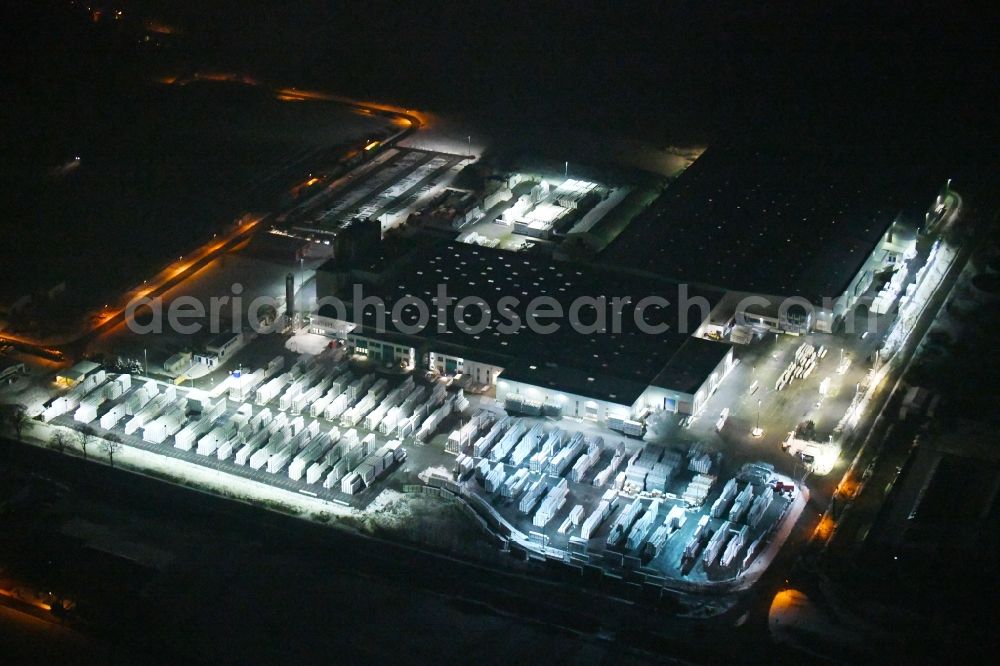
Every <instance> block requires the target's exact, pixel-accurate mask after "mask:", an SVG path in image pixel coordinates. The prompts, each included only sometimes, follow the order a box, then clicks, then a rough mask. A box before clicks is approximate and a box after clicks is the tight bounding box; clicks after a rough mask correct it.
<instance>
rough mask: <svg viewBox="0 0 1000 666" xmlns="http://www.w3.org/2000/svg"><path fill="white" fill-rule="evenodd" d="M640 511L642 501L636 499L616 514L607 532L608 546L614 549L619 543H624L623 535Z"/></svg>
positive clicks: (626, 532)
mask: <svg viewBox="0 0 1000 666" xmlns="http://www.w3.org/2000/svg"><path fill="white" fill-rule="evenodd" d="M641 510H642V500H640V499H639V498H638V497H636V498H635V499H634V500H633V501H632V503H631V504H629V505H628V506H627V507H625V508H624V509H622V512H621V513H619V514H618V517H617V518H615V520H614V522H613V523H611V529H610V530H609V532H608V546H611V547H614V546H617V545H618V544H619V543H621V542H622V541H624V539H625V535H626V534H628V531H629V530H630V529H632V524H633V523H634V522H635V519H636V518H637V517H638V516H639V511H641Z"/></svg>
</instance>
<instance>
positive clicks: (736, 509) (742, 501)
mask: <svg viewBox="0 0 1000 666" xmlns="http://www.w3.org/2000/svg"><path fill="white" fill-rule="evenodd" d="M752 501H753V484H750V483H748V484H747V485H746V487H745V488H743V490H742V491H740V494H739V495H737V496H736V499H735V500H734V501H733V508H732V509H730V510H729V522H732V523H738V522H740V520H741V519H742V518H743V516H744V514H746V512H747V509H749V508H750V503H751V502H752Z"/></svg>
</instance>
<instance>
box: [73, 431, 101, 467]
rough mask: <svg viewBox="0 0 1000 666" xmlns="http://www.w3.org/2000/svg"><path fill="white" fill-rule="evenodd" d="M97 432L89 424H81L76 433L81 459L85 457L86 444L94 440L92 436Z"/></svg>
mask: <svg viewBox="0 0 1000 666" xmlns="http://www.w3.org/2000/svg"><path fill="white" fill-rule="evenodd" d="M96 436H97V433H96V432H94V429H93V428H91V427H90V426H83V427H82V428H80V430H79V432H78V433H77V441H78V442H79V443H80V448H81V449H83V459H84V460H86V459H87V446H89V445H90V443H91V442H92V441H94V437H96Z"/></svg>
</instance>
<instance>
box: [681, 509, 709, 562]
mask: <svg viewBox="0 0 1000 666" xmlns="http://www.w3.org/2000/svg"><path fill="white" fill-rule="evenodd" d="M708 520H709V519H708V516H702V517H701V518H699V519H698V524H697V525H695V528H694V532H692V533H691V536H690V538H688V542H687V544H685V546H684V553H683V554H682V555H681V559H683V560H689V559H691V558H693V557H694V556H695V555H697V554H698V549H699V548H701V543H702V539H703V537H704V536H705V533H706V530H707V529H708Z"/></svg>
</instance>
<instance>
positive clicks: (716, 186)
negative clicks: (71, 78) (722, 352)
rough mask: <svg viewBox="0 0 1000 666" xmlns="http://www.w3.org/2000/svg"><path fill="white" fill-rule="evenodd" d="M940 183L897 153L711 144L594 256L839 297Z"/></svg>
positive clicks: (743, 287)
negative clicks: (899, 220)
mask: <svg viewBox="0 0 1000 666" xmlns="http://www.w3.org/2000/svg"><path fill="white" fill-rule="evenodd" d="M943 184H944V178H939V177H938V175H936V174H929V173H927V172H926V170H924V169H922V168H918V167H912V166H910V163H908V162H907V161H906V160H903V159H900V160H898V161H897V160H895V159H894V158H892V157H891V156H887V155H882V154H879V155H873V154H869V153H862V152H859V151H854V150H849V149H847V148H843V147H837V148H835V149H830V150H824V151H822V152H821V151H818V150H817V151H808V150H802V149H798V148H794V149H787V150H781V151H771V152H768V151H764V150H759V149H755V148H749V147H736V146H720V147H718V148H711V149H709V150H707V151H706V152H705V153H704V154H703V155H702V156H701V157H700V158H699V159H698V160H697V161H696V162H695V163H694V164H693V165H691V166H690V167H689V168H688V169H687V170H686V171H685V172H684V173H683V174H682V175H681V176H680V177H679V178H678V179H677V180H676V181H675V182H674V183H672V184H671V185H670V186H669V187H668V188H667V190H666V192H664V194H663V195H662V196H661V197H660V198H659V199H658V200H657V201H656V202H655V203H654V204H653V205H652V206H651V207H650V208H649V209H648V210H646V211H645V212H644V213H643V214H641V215H640V216H639V217H637V218H636V219H635V220H633V221H632V222H631V224H629V226H628V227H627V228H626V229H625V230H624V231H623V232H622V233H621V234H620V235H619V236H618V237H617V238H616V239H615V240H614V241H613V242H612V243H611V245H609V246H608V248H607V249H606V250H605V251H604V252H603V253H602V255H601V256H600V261H601V262H603V263H606V264H609V265H617V266H623V267H631V268H633V269H637V270H641V271H644V272H648V273H653V274H657V275H663V276H666V277H670V278H673V279H676V280H681V281H690V282H694V283H700V284H711V285H715V286H718V287H723V288H727V289H732V290H735V291H746V292H751V293H759V294H770V295H778V296H803V297H805V298H808V299H810V300H813V301H816V302H818V301H819V300H820V299H822V298H823V297H825V296H829V297H837V296H839V295H840V294H842V293H843V292H844V290H845V289H846V288H847V286H848V285H849V284H850V281H851V279H852V278H853V277H854V276H855V275H856V273H857V271H858V270H859V269H860V268H861V266H862V265H863V263H864V262H865V260H866V259H867V258H868V257H869V255H870V254H871V252H872V251H873V250H874V249H875V247H876V245H877V243H878V242H879V240H880V239H881V238H882V236H883V235H884V234H885V232H886V230H887V229H888V228H889V226H890V225H891V224H892V223H893V221H894V220H896V218H897V217H898V216H899V214H900V213H901V212H904V214H911V215H912V214H913V211H914V210H916V211H920V210H926V208H927V207H928V206H929V205H930V203H931V202H932V201H933V198H934V195H935V193H936V192H937V191H938V188H940V186H941V185H943ZM918 214H919V215H920V217H921V218H922V214H921V213H918ZM920 222H922V219H921V220H920Z"/></svg>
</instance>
